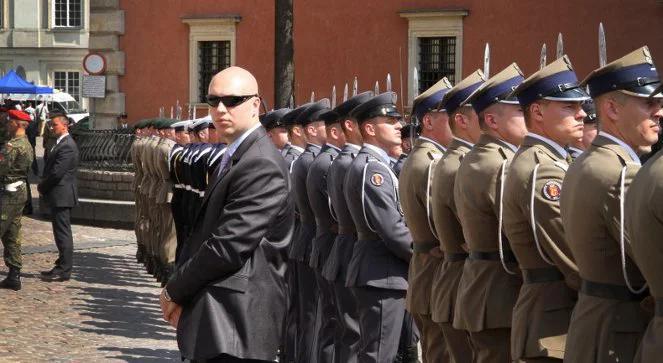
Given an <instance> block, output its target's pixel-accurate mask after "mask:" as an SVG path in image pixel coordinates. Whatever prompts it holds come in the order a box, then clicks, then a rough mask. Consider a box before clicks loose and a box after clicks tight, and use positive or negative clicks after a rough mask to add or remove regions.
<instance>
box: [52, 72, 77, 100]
mask: <svg viewBox="0 0 663 363" xmlns="http://www.w3.org/2000/svg"><path fill="white" fill-rule="evenodd" d="M55 73H66V78H65V82H66V83H67V85H66V88H65V89H60V88H58V89H59V90H60V91H62V92H67V93H69V73H78V94H77V95H73V94H71V93H69V94H70V95H71V96H72V97H73V98H76V101H77V102H78V104H79V105H82V104H83V72H81V71H80V70H78V69H56V70H53V71H52V72H51V77H52V80H53V88H57V87H56V85H55Z"/></svg>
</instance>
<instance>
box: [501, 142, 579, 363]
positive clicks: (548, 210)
mask: <svg viewBox="0 0 663 363" xmlns="http://www.w3.org/2000/svg"><path fill="white" fill-rule="evenodd" d="M567 155H568V154H566V151H565V150H564V149H563V148H562V147H561V146H559V145H556V144H555V145H553V144H552V142H551V141H549V140H546V139H542V138H540V137H539V136H538V135H534V134H530V135H528V136H527V137H526V138H525V140H524V141H523V144H522V146H521V147H520V149H519V150H518V152H517V153H516V155H515V156H514V159H513V161H512V162H511V167H510V168H509V176H508V178H507V180H506V184H505V188H504V232H505V234H506V236H507V237H508V238H509V242H510V243H511V248H512V249H513V253H514V254H515V255H516V258H517V259H518V264H519V265H520V269H521V270H522V272H523V280H524V284H523V285H522V287H521V289H520V294H519V296H518V302H517V303H516V306H515V308H514V311H513V323H512V324H513V325H512V327H511V329H512V330H511V355H512V357H513V359H514V360H516V361H518V360H522V361H529V360H530V359H539V358H543V357H549V358H557V359H560V360H561V359H563V358H564V350H565V344H566V333H567V331H568V327H569V321H570V318H571V312H572V310H573V307H574V305H575V301H576V299H577V293H576V291H577V290H578V288H579V287H580V278H579V276H578V271H577V267H576V265H575V262H574V260H573V257H572V255H571V250H570V249H569V247H568V244H567V243H566V239H565V238H564V228H563V226H562V216H561V214H560V211H559V198H560V193H561V191H562V181H563V179H564V175H565V173H566V169H567V168H568V163H567ZM532 198H533V199H532ZM533 219H534V223H535V224H534V227H533V226H532V224H533V222H532V220H533ZM533 228H536V236H535V235H534V233H533Z"/></svg>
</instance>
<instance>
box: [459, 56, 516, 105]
mask: <svg viewBox="0 0 663 363" xmlns="http://www.w3.org/2000/svg"><path fill="white" fill-rule="evenodd" d="M523 80H525V77H523V72H522V71H521V70H520V68H519V67H518V65H517V64H516V63H511V64H510V65H509V66H508V67H506V68H504V69H503V70H501V71H500V72H499V73H497V74H496V75H494V76H493V77H491V78H490V79H489V80H487V81H486V82H485V83H484V84H482V85H481V87H479V88H478V89H476V90H475V91H474V92H473V93H472V94H471V95H470V96H469V97H468V98H467V99H466V100H465V102H466V103H467V104H471V105H472V108H474V111H475V112H476V113H481V112H483V111H484V110H485V109H486V108H488V107H489V106H490V105H492V104H494V103H506V104H513V105H517V104H518V99H517V98H516V97H515V96H514V95H513V94H512V93H513V90H515V89H516V87H518V85H520V84H521V83H522V82H523Z"/></svg>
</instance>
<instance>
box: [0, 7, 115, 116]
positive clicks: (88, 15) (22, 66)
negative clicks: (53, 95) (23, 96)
mask: <svg viewBox="0 0 663 363" xmlns="http://www.w3.org/2000/svg"><path fill="white" fill-rule="evenodd" d="M122 34H124V11H122V10H120V7H119V0H0V75H4V74H5V73H6V72H7V71H8V70H10V69H15V70H16V72H17V73H18V74H19V75H21V76H22V77H24V78H25V79H26V80H27V81H29V82H34V83H35V84H39V85H48V86H50V87H54V88H56V89H59V90H62V91H64V92H67V93H69V94H71V95H72V96H73V97H74V98H75V99H76V100H77V101H79V103H80V104H81V106H82V107H83V108H87V109H90V108H93V109H94V111H95V121H94V127H95V128H114V127H116V126H117V117H118V116H120V115H122V114H123V113H124V109H125V106H124V105H125V104H124V94H123V93H121V92H119V82H118V81H119V77H120V76H122V75H123V74H124V53H123V52H122V51H120V50H119V38H120V36H121V35H122ZM90 50H93V51H95V52H98V53H100V54H102V55H103V56H104V57H105V58H106V72H105V76H106V98H104V99H87V98H84V97H82V89H81V88H82V80H83V72H84V71H83V64H82V63H83V58H84V57H85V55H87V54H88V52H90ZM92 100H94V104H93V105H92V104H91V103H92ZM91 106H93V107H91Z"/></svg>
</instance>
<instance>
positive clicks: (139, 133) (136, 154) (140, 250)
mask: <svg viewBox="0 0 663 363" xmlns="http://www.w3.org/2000/svg"><path fill="white" fill-rule="evenodd" d="M145 124H146V121H145V120H143V121H139V122H138V123H137V124H136V125H135V126H134V135H135V136H134V141H133V143H132V144H131V162H132V163H133V165H134V180H133V185H132V186H133V190H134V200H135V204H136V219H135V220H134V232H135V233H136V243H137V249H136V260H137V261H138V263H143V262H144V256H145V241H144V240H143V238H144V237H143V231H142V224H143V214H144V211H143V208H145V206H144V205H143V198H142V193H141V191H140V184H141V183H140V182H141V180H142V179H143V173H144V171H143V164H142V161H141V159H140V157H141V153H142V147H143V144H144V143H145V135H144V134H143V133H144V128H145Z"/></svg>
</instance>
